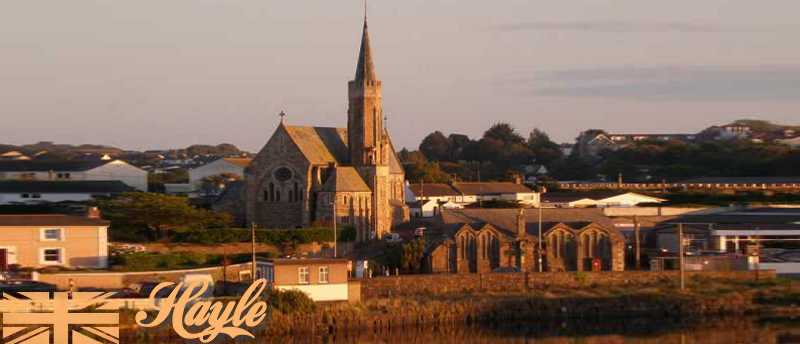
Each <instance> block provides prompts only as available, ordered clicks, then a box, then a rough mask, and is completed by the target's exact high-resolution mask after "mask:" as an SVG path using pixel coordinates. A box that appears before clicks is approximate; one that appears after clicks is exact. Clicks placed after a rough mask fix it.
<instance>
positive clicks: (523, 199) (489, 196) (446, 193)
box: [406, 182, 539, 207]
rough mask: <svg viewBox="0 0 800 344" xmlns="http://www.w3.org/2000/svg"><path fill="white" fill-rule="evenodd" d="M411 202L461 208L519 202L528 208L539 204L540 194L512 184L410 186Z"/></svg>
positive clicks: (457, 183) (408, 193)
mask: <svg viewBox="0 0 800 344" xmlns="http://www.w3.org/2000/svg"><path fill="white" fill-rule="evenodd" d="M406 191H407V195H408V196H407V198H410V199H409V201H410V202H416V201H428V200H435V201H438V202H440V203H448V202H452V203H454V204H456V205H459V206H461V207H463V206H465V205H468V204H472V203H477V202H480V201H484V202H485V201H494V200H502V201H517V202H520V203H521V204H524V205H528V206H536V205H538V204H539V193H537V192H534V191H533V190H531V189H530V188H528V187H527V186H525V185H523V184H518V183H511V182H455V183H451V184H440V183H432V184H425V183H420V184H410V185H408V189H407V190H406Z"/></svg>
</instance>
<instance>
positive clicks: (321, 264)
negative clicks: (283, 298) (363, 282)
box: [258, 258, 351, 302]
mask: <svg viewBox="0 0 800 344" xmlns="http://www.w3.org/2000/svg"><path fill="white" fill-rule="evenodd" d="M348 264H349V261H348V260H346V259H325V258H308V259H272V260H269V261H267V262H266V263H261V264H259V265H258V266H259V270H260V271H259V274H260V275H261V276H259V277H264V278H266V279H267V281H268V282H269V283H270V284H271V285H272V286H273V288H275V289H278V290H299V291H302V292H304V293H306V294H307V295H308V296H309V297H310V298H311V299H312V300H314V301H317V302H319V301H348V300H350V299H351V295H349V294H350V292H349V288H348V276H349V273H348Z"/></svg>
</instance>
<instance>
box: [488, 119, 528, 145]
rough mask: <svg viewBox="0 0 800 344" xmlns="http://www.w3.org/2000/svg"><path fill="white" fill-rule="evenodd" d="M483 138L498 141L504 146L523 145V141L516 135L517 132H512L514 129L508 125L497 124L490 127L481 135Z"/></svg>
mask: <svg viewBox="0 0 800 344" xmlns="http://www.w3.org/2000/svg"><path fill="white" fill-rule="evenodd" d="M483 138H484V139H494V140H498V141H501V142H503V143H505V144H513V143H525V139H524V138H522V136H520V135H519V134H517V131H516V130H514V127H512V126H511V124H508V123H497V124H495V125H492V127H491V128H489V130H487V131H486V132H485V133H483Z"/></svg>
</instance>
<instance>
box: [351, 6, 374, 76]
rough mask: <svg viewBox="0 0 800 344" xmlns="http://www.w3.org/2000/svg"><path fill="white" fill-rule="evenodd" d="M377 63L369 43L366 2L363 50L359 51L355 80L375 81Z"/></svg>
mask: <svg viewBox="0 0 800 344" xmlns="http://www.w3.org/2000/svg"><path fill="white" fill-rule="evenodd" d="M375 80H378V76H377V75H376V74H375V64H374V63H373V62H372V49H371V48H370V44H369V30H368V29H367V10H366V2H365V3H364V32H363V33H362V35H361V50H360V51H359V52H358V66H356V78H355V81H375Z"/></svg>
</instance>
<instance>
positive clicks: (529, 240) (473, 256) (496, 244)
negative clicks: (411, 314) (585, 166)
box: [425, 209, 625, 273]
mask: <svg viewBox="0 0 800 344" xmlns="http://www.w3.org/2000/svg"><path fill="white" fill-rule="evenodd" d="M541 214H542V218H541V224H542V238H541V247H542V250H541V251H539V249H538V248H539V244H540V243H539V240H540V238H539V211H538V209H527V210H523V209H450V210H445V211H443V212H442V215H441V220H442V224H441V228H440V229H441V231H440V233H441V236H440V237H438V238H436V237H435V236H434V237H433V238H432V240H430V243H429V245H428V248H427V250H426V262H425V263H426V266H427V267H428V269H429V271H431V272H435V273H441V272H451V273H485V272H492V271H498V270H509V269H511V270H517V271H538V270H539V266H538V259H537V258H538V257H539V256H540V255H541V257H542V268H543V270H544V271H591V270H601V271H622V270H624V269H625V244H624V238H623V236H622V234H621V233H620V232H619V231H618V230H617V229H616V228H614V225H613V223H612V222H611V220H610V219H609V218H607V217H605V216H604V215H603V213H602V211H601V210H599V209H542V212H541Z"/></svg>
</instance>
